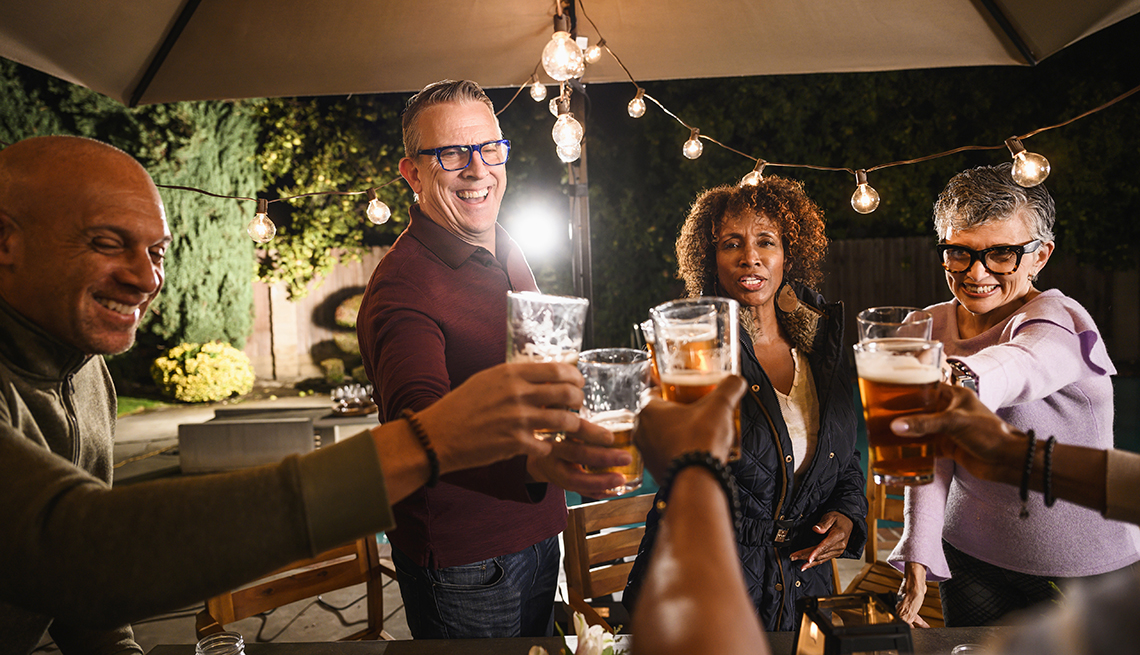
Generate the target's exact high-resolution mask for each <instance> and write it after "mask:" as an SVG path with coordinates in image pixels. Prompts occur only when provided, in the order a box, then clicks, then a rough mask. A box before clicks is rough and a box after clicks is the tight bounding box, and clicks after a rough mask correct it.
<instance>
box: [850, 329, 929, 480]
mask: <svg viewBox="0 0 1140 655" xmlns="http://www.w3.org/2000/svg"><path fill="white" fill-rule="evenodd" d="M941 349H942V344H940V343H938V342H936V341H925V340H919V339H878V340H874V341H867V342H863V343H859V344H856V346H855V365H856V367H857V369H858V371H859V395H860V396H861V397H862V399H863V417H864V419H866V421H867V441H868V444H869V446H870V450H871V460H870V461H871V472H872V474H873V475H874V477H875V482H876V483H878V484H905V485H919V484H926V483H928V482H930V481H932V480H934V454H935V442H936V440H937V435H928V436H924V437H900V436H898V435H896V434H895V433H894V432H892V431H891V421H892V420H894V419H896V418H898V417H900V416H907V415H909V414H919V413H927V412H934V411H936V410H937V409H938V385H939V382H940V380H941V377H942V375H941V371H940V369H939V366H938V362H939V359H940V354H941Z"/></svg>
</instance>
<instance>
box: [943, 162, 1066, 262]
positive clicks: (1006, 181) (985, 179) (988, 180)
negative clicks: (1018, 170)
mask: <svg viewBox="0 0 1140 655" xmlns="http://www.w3.org/2000/svg"><path fill="white" fill-rule="evenodd" d="M1011 168H1013V164H1011V163H1009V162H1007V163H1004V164H999V165H997V166H979V167H977V168H971V169H970V170H966V171H962V172H961V173H958V174H957V175H955V176H954V177H952V178H950V182H948V183H947V184H946V188H945V189H943V190H942V193H941V194H939V196H938V200H937V201H935V203H934V229H935V231H936V232H938V238H939V239H940V240H944V239H946V235H947V234H948V233H949V232H950V229H951V228H953V229H957V230H968V229H970V228H974V227H977V226H979V225H985V224H986V223H991V222H995V221H1008V220H1009V219H1011V218H1013V217H1014V216H1016V215H1017V214H1018V213H1019V212H1021V211H1023V210H1024V212H1025V224H1026V227H1028V228H1029V232H1030V233H1031V234H1032V235H1033V238H1034V239H1040V240H1041V241H1045V242H1049V241H1052V240H1053V222H1054V221H1055V220H1056V218H1057V209H1056V206H1055V205H1054V204H1053V197H1052V196H1050V195H1049V191H1048V190H1047V189H1046V188H1045V185H1044V184H1038V185H1037V186H1035V187H1028V188H1026V187H1023V186H1021V185H1020V184H1018V183H1017V182H1014V181H1013V176H1012V175H1011V174H1010V169H1011Z"/></svg>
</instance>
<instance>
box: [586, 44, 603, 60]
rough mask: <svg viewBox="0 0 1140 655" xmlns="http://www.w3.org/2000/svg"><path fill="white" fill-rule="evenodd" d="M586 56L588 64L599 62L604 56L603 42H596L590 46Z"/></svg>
mask: <svg viewBox="0 0 1140 655" xmlns="http://www.w3.org/2000/svg"><path fill="white" fill-rule="evenodd" d="M584 56H585V57H586V63H587V64H596V63H598V62H599V61H600V60H601V58H602V44H601V42H599V43H596V44H594V45H592V46H590V47H589V48H586V54H585V55H584Z"/></svg>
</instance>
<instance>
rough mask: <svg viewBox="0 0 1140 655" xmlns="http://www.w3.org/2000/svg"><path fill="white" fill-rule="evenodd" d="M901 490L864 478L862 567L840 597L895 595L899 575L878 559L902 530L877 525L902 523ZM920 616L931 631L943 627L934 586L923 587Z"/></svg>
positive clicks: (893, 543) (939, 601)
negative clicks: (844, 595) (924, 594)
mask: <svg viewBox="0 0 1140 655" xmlns="http://www.w3.org/2000/svg"><path fill="white" fill-rule="evenodd" d="M903 489H904V488H903V487H901V486H898V487H895V486H887V485H881V484H875V479H874V477H872V476H870V475H868V476H867V505H868V507H867V533H868V539H867V546H866V548H865V549H864V557H863V559H864V560H866V562H867V563H866V564H865V565H864V566H863V569H862V570H861V571H859V573H858V575H856V576H855V578H854V579H853V580H852V581H851V584H849V585H847V589H846V590H845V591H844V593H847V594H854V593H858V592H860V591H869V592H872V593H876V594H881V593H891V594H893V593H896V592H898V590H899V586H900V585H901V584H902V580H903V574H902V573H900V572H899V571H898V570H897V569H895V567H893V566H891V565H890V564H888V563H887V562H886V561H885V560H880V559H879V551H880V550H884V549H886V550H891V549H893V548H894V547H895V545H896V544H897V543H898V541H899V538H900V537H901V536H902V528H900V527H893V526H880V525H879V521H893V522H895V523H900V524H901V523H902V522H903ZM918 615H919V616H921V617H922V618H923V619H924V620H925V621H926V622H927V623H929V624H930V627H932V628H941V627H943V626H944V625H945V621H943V619H942V601H941V600H940V599H939V596H938V583H937V582H927V583H926V599H925V600H924V601H923V603H922V609H921V610H919V612H918Z"/></svg>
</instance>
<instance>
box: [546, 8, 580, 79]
mask: <svg viewBox="0 0 1140 655" xmlns="http://www.w3.org/2000/svg"><path fill="white" fill-rule="evenodd" d="M568 23H569V20H568V19H567V18H566V17H565V16H555V17H554V35H553V36H551V37H550V41H549V42H548V43H547V44H546V47H545V48H543V49H542V68H543V70H545V71H546V74H547V75H549V76H550V77H551V79H554V80H557V81H559V82H565V81H566V80H569V79H573V78H575V77H581V76H582V73H584V72H586V60H585V57H583V56H582V48H581V47H579V46H578V42H577V41H575V40H574V39H573V38H572V37H571V36H570V32H569V31H568V27H569V25H568Z"/></svg>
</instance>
